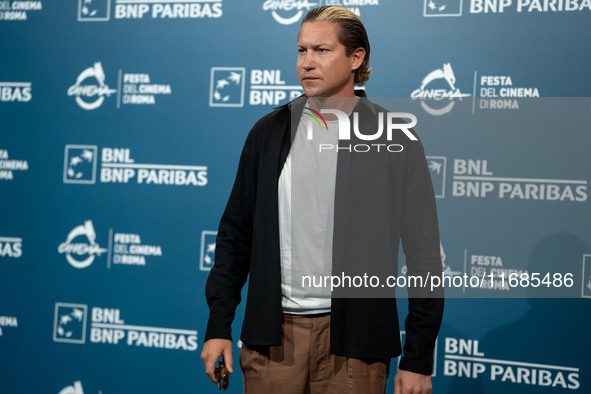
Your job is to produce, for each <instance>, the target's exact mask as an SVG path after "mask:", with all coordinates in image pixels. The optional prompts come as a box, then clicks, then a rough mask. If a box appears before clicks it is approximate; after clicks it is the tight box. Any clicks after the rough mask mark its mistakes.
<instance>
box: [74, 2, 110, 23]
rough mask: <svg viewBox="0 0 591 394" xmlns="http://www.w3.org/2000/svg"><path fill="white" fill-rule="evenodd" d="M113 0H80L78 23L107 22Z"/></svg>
mask: <svg viewBox="0 0 591 394" xmlns="http://www.w3.org/2000/svg"><path fill="white" fill-rule="evenodd" d="M109 19H111V0H78V22H107V21H108V20H109Z"/></svg>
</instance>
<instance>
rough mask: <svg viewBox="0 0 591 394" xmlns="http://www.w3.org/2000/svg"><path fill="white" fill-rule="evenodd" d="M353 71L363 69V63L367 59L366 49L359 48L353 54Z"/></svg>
mask: <svg viewBox="0 0 591 394" xmlns="http://www.w3.org/2000/svg"><path fill="white" fill-rule="evenodd" d="M349 57H350V58H351V70H357V69H358V68H359V67H361V63H363V59H365V49H363V48H357V49H355V50H354V51H353V53H351V56H349Z"/></svg>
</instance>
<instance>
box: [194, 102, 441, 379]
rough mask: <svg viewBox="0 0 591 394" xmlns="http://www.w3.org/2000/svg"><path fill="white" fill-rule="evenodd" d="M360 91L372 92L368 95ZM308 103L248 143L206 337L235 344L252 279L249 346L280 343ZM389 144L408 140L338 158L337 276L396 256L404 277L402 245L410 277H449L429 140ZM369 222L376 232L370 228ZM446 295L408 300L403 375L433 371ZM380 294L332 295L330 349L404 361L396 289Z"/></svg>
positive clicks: (228, 213) (211, 282) (256, 131)
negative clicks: (287, 231)
mask: <svg viewBox="0 0 591 394" xmlns="http://www.w3.org/2000/svg"><path fill="white" fill-rule="evenodd" d="M356 94H357V95H358V96H362V97H364V96H365V93H364V92H363V91H356ZM306 99H307V98H306V97H305V96H300V97H299V98H297V99H295V100H293V101H292V102H291V103H289V104H286V105H283V106H281V107H278V108H277V109H276V110H275V111H273V112H272V113H270V114H268V115H266V116H264V117H263V118H261V119H260V120H259V121H258V122H257V123H256V124H255V125H254V127H253V128H252V130H251V131H250V133H249V135H248V137H247V139H246V142H245V145H244V148H243V151H242V155H241V157H240V163H239V166H238V172H237V175H236V180H235V182H234V187H233V189H232V192H231V194H230V198H229V200H228V204H227V206H226V209H225V211H224V213H223V216H222V218H221V221H220V226H219V231H218V235H217V240H216V253H215V264H214V266H213V268H212V269H211V272H210V274H209V278H208V280H207V284H206V289H205V293H206V298H207V303H208V305H209V309H210V316H209V321H208V324H207V330H206V334H205V340H206V341H207V340H208V339H211V338H224V339H231V324H232V321H233V320H234V314H235V310H236V307H237V305H238V304H239V303H240V301H241V297H240V292H241V289H242V287H243V285H244V283H245V282H246V279H247V277H248V275H249V274H250V278H249V287H248V298H247V303H246V311H245V315H244V321H243V324H242V334H241V340H242V341H243V342H244V343H246V344H247V345H252V346H255V345H280V344H281V338H282V332H281V323H282V319H283V313H282V307H281V263H280V251H279V214H278V183H277V182H278V179H279V175H280V173H281V169H282V167H283V164H284V163H285V159H286V158H287V155H288V153H289V149H290V146H291V141H292V140H293V136H292V135H291V132H290V129H291V130H294V131H295V130H297V125H298V122H299V120H300V117H301V114H302V111H303V106H304V104H305V102H306ZM378 111H385V110H383V109H381V108H380V107H378V106H376V105H375V104H373V103H371V102H369V101H368V100H361V101H360V102H359V104H358V105H357V107H356V108H355V110H354V112H359V113H360V114H361V116H360V118H362V119H363V117H364V116H365V117H368V118H369V117H371V118H372V119H375V118H376V116H370V115H375V114H377V112H378ZM372 127H373V126H372ZM368 130H370V129H368ZM371 130H375V129H371ZM384 134H385V133H384ZM353 142H356V141H354V139H352V140H351V143H353ZM357 142H364V143H366V142H367V141H357ZM387 143H398V144H401V145H403V146H404V151H403V152H400V153H386V152H382V153H380V154H379V155H373V156H369V157H372V159H368V156H367V155H363V154H359V153H350V152H348V151H346V150H341V151H339V153H338V163H337V180H336V191H335V223H334V238H333V274H335V275H336V274H337V272H341V271H338V270H337V267H339V268H341V269H342V268H343V267H348V268H346V269H347V272H354V271H355V270H357V271H359V272H363V271H364V269H365V268H369V269H371V268H370V267H367V266H365V263H363V264H362V265H363V266H362V267H361V268H360V267H359V265H360V261H366V260H367V259H368V258H371V259H374V258H378V259H382V260H383V259H387V260H388V261H389V264H388V265H389V268H388V272H390V273H392V274H396V273H397V272H398V248H399V243H400V239H402V246H403V250H404V252H405V255H406V259H407V267H408V274H409V275H410V274H421V275H425V274H426V272H429V273H430V275H441V257H440V246H439V229H438V223H437V213H436V206H435V196H434V192H433V186H432V183H431V177H430V173H429V169H428V166H427V163H426V159H425V154H424V151H423V147H422V144H421V142H420V141H410V140H409V139H408V138H407V137H406V136H405V135H404V134H403V133H394V135H393V137H392V141H387ZM368 171H369V172H368ZM368 179H372V180H374V182H368V181H367V180H368ZM351 207H355V208H354V209H351ZM368 217H369V218H371V224H372V226H371V228H370V229H368V228H367V225H366V223H365V222H364V221H367V218H368ZM372 228H373V229H375V231H379V236H377V235H378V234H377V233H376V232H375V231H372ZM384 233H385V235H384ZM368 251H370V252H369V256H368ZM352 267H353V268H352ZM365 272H368V271H365ZM382 280H385V279H382ZM382 283H383V282H382ZM390 290H391V289H390ZM382 291H383V289H382ZM376 294H377V293H376ZM437 295H438V297H433V298H409V314H408V317H407V319H406V323H405V327H406V341H405V347H404V357H403V358H402V360H401V362H400V368H401V369H405V370H409V371H412V372H417V373H422V374H431V370H432V367H433V351H434V347H435V340H436V338H437V334H438V332H439V327H440V324H441V319H442V315H443V298H442V292H438V294H437ZM376 297H387V298H333V299H332V305H331V326H330V330H331V332H330V340H331V342H330V350H331V353H333V354H337V355H342V356H347V357H357V358H392V357H397V356H398V355H400V353H401V345H400V334H399V325H398V315H397V307H396V299H395V298H394V296H393V295H392V294H391V293H388V295H387V296H385V295H384V293H381V294H379V295H377V296H376Z"/></svg>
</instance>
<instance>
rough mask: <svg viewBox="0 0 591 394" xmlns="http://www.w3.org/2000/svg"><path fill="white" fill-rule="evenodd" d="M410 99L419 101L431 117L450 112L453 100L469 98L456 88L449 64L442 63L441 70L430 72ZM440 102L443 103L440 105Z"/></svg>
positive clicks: (453, 103) (468, 95) (454, 77)
mask: <svg viewBox="0 0 591 394" xmlns="http://www.w3.org/2000/svg"><path fill="white" fill-rule="evenodd" d="M410 97H411V98H412V99H413V100H417V99H420V100H421V107H423V109H424V110H425V111H426V112H427V113H429V114H431V115H444V114H447V113H448V112H450V111H451V110H452V109H453V107H454V105H455V101H454V100H456V99H457V100H461V99H462V98H464V97H470V94H468V93H462V92H461V91H460V88H458V87H457V86H456V76H455V74H454V71H453V69H452V67H451V64H450V63H444V64H443V67H442V68H438V69H436V70H433V71H431V72H430V73H428V74H427V76H425V78H423V80H422V81H421V86H420V87H419V88H418V89H415V90H414V91H413V92H412V93H411V94H410ZM441 101H443V102H444V103H443V104H441Z"/></svg>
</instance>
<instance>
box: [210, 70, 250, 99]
mask: <svg viewBox="0 0 591 394" xmlns="http://www.w3.org/2000/svg"><path fill="white" fill-rule="evenodd" d="M245 75H246V69H245V68H244V67H212V68H211V81H210V88H209V106H210V107H243V106H244V79H245Z"/></svg>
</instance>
